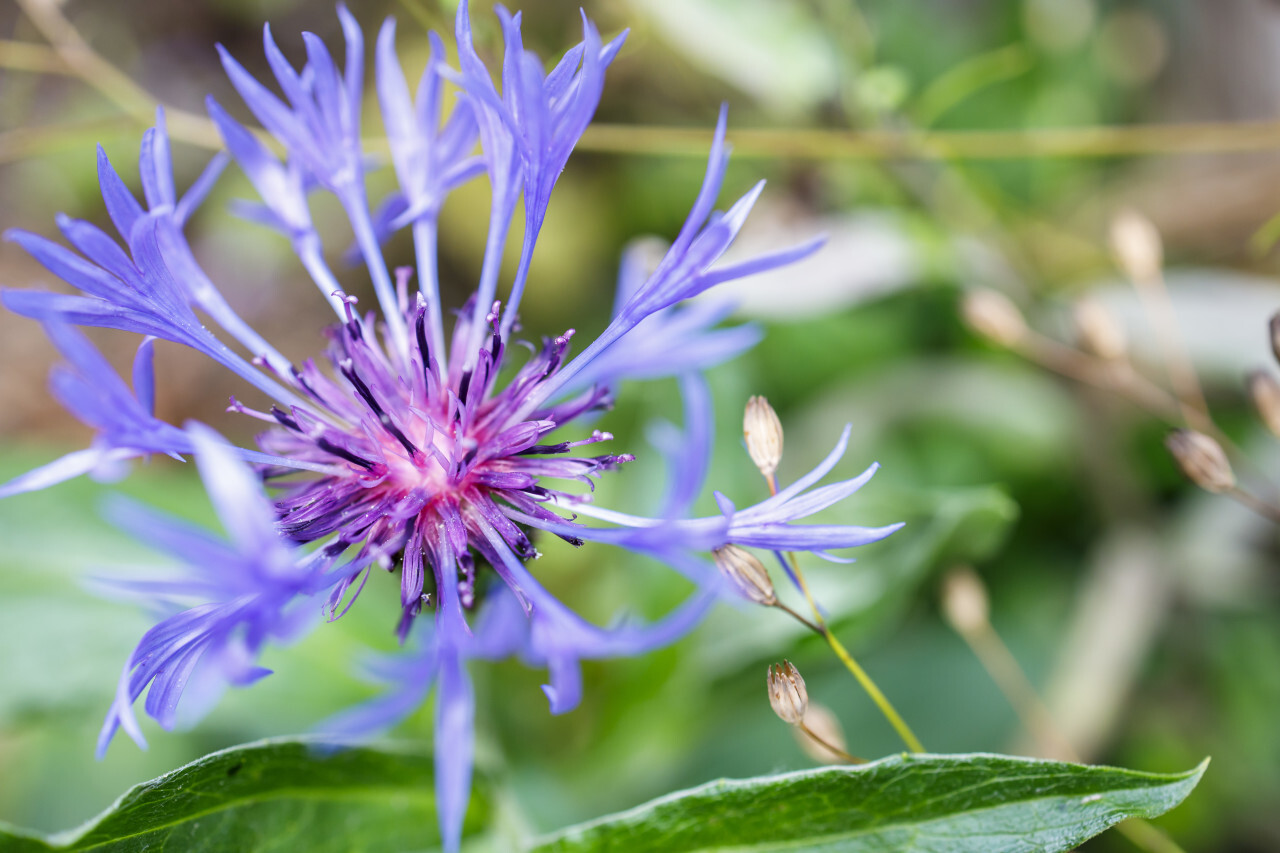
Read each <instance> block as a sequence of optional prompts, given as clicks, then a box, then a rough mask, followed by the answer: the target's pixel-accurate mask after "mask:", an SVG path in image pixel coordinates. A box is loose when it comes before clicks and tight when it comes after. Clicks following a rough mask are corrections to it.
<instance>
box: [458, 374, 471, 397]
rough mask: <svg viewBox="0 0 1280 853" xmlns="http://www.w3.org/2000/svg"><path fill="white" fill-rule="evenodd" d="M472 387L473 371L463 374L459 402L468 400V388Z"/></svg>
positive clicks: (459, 384) (459, 388)
mask: <svg viewBox="0 0 1280 853" xmlns="http://www.w3.org/2000/svg"><path fill="white" fill-rule="evenodd" d="M470 387H471V371H470V370H468V371H467V372H465V373H463V374H462V381H461V382H459V383H458V400H459V402H462V403H464V404H465V403H466V402H467V389H468V388H470Z"/></svg>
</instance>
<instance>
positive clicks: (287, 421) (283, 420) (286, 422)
mask: <svg viewBox="0 0 1280 853" xmlns="http://www.w3.org/2000/svg"><path fill="white" fill-rule="evenodd" d="M271 417H273V418H275V419H276V420H277V421H279V422H280V425H281V426H283V427H288V428H289V429H291V430H293V431H294V432H302V427H300V426H298V422H297V421H295V420H294V419H293V418H292V417H290V416H289V415H286V414H285V413H284V412H283V411H282V410H281V409H280V408H279V407H278V406H272V407H271Z"/></svg>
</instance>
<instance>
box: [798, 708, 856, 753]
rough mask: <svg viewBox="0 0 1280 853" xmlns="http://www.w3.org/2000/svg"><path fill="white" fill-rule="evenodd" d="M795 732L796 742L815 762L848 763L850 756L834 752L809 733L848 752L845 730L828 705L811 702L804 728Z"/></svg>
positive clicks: (805, 714)
mask: <svg viewBox="0 0 1280 853" xmlns="http://www.w3.org/2000/svg"><path fill="white" fill-rule="evenodd" d="M792 731H793V732H795V736H796V741H797V742H798V743H799V744H800V748H801V749H803V750H804V752H805V755H808V756H809V757H810V758H812V759H813V760H814V761H820V762H822V763H823V764H844V763H845V762H846V761H848V756H847V754H846V755H841V754H839V753H836V752H832V751H831V750H829V749H827V748H826V747H825V746H823V745H822V744H821V743H819V742H818V741H817V740H815V739H814V738H813V735H810V734H809V732H813V734H814V735H817V736H818V737H819V738H821V739H822V740H824V741H826V742H827V743H829V744H831V745H832V746H834V747H835V748H836V749H839V750H842V751H843V750H847V749H848V748H849V745H848V742H847V741H846V740H845V737H844V730H843V729H841V728H840V721H839V720H838V719H836V715H835V714H833V713H832V712H831V709H830V708H828V707H827V706H826V705H820V704H818V703H817V702H810V703H809V705H808V707H807V708H805V712H804V728H803V729H802V728H800V727H798V726H797V727H796V728H795V729H792Z"/></svg>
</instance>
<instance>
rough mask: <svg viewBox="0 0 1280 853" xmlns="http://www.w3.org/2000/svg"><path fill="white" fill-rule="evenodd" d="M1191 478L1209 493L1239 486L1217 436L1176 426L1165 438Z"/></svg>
mask: <svg viewBox="0 0 1280 853" xmlns="http://www.w3.org/2000/svg"><path fill="white" fill-rule="evenodd" d="M1164 446H1165V447H1167V448H1168V449H1169V453H1171V454H1172V455H1173V458H1174V461H1176V462H1177V463H1178V467H1179V468H1181V469H1182V473H1183V474H1185V475H1186V476H1187V479H1188V480H1190V481H1191V482H1193V483H1195V484H1196V485H1197V486H1199V487H1200V488H1202V489H1204V490H1205V491H1206V492H1213V493H1214V494H1221V493H1222V492H1228V491H1231V489H1233V488H1235V485H1236V475H1235V473H1234V472H1233V471H1232V470H1231V463H1230V462H1228V461H1227V454H1226V452H1225V451H1224V450H1223V449H1222V445H1220V444H1218V442H1217V441H1215V440H1214V439H1213V438H1210V437H1209V436H1207V435H1205V434H1204V433H1202V432H1196V431H1195V430H1193V429H1176V430H1174V431H1173V432H1171V433H1169V437H1168V438H1166V439H1165V440H1164Z"/></svg>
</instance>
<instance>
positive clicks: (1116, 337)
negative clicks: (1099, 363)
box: [1073, 299, 1127, 361]
mask: <svg viewBox="0 0 1280 853" xmlns="http://www.w3.org/2000/svg"><path fill="white" fill-rule="evenodd" d="M1073 313H1074V316H1075V325H1076V340H1078V341H1079V342H1080V348H1081V349H1082V350H1084V351H1085V352H1087V353H1089V354H1090V355H1096V356H1097V357H1098V358H1101V359H1105V360H1107V361H1119V360H1120V359H1122V358H1124V354H1125V350H1126V349H1127V346H1126V341H1125V336H1124V330H1123V329H1121V328H1120V324H1119V323H1117V322H1116V319H1115V317H1113V316H1112V315H1111V312H1110V311H1108V310H1107V309H1106V308H1103V307H1102V305H1101V304H1100V303H1099V302H1098V301H1096V300H1094V299H1081V300H1080V301H1079V302H1077V303H1076V306H1075V310H1074V312H1073Z"/></svg>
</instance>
